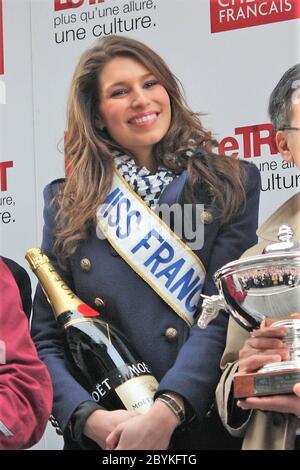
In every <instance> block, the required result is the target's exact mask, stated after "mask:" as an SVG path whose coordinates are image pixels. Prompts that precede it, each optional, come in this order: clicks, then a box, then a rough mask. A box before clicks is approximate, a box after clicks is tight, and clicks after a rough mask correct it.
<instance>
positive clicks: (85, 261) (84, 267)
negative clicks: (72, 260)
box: [80, 258, 92, 272]
mask: <svg viewBox="0 0 300 470" xmlns="http://www.w3.org/2000/svg"><path fill="white" fill-rule="evenodd" d="M91 266H92V263H91V262H90V260H89V259H88V258H82V260H81V261H80V267H81V269H82V271H85V272H88V271H89V270H90V269H91Z"/></svg>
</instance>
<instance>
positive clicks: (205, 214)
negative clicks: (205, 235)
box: [200, 211, 214, 224]
mask: <svg viewBox="0 0 300 470" xmlns="http://www.w3.org/2000/svg"><path fill="white" fill-rule="evenodd" d="M200 218H201V222H202V223H203V224H211V223H212V221H213V220H214V218H213V215H212V213H211V212H209V211H202V212H201V215H200Z"/></svg>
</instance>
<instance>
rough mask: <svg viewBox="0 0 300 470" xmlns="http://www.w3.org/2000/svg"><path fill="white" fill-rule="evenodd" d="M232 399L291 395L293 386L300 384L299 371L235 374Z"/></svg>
mask: <svg viewBox="0 0 300 470" xmlns="http://www.w3.org/2000/svg"><path fill="white" fill-rule="evenodd" d="M233 380H234V398H246V397H259V396H262V395H281V394H286V393H292V391H293V386H294V385H295V384H296V383H298V382H300V369H290V370H288V369H287V370H281V371H274V372H264V373H261V374H260V373H257V372H255V373H253V374H239V373H237V374H235V376H234V379H233Z"/></svg>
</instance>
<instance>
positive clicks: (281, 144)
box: [275, 131, 293, 163]
mask: <svg viewBox="0 0 300 470" xmlns="http://www.w3.org/2000/svg"><path fill="white" fill-rule="evenodd" d="M275 142H276V145H277V148H278V151H279V152H280V154H281V156H282V158H283V159H284V160H285V161H287V162H289V163H291V162H293V156H292V154H291V152H290V148H289V142H288V138H287V134H286V132H284V131H277V132H276V135H275Z"/></svg>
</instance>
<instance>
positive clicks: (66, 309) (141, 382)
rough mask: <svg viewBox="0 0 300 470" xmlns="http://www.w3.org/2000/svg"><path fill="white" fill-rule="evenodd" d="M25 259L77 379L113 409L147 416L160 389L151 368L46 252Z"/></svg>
mask: <svg viewBox="0 0 300 470" xmlns="http://www.w3.org/2000/svg"><path fill="white" fill-rule="evenodd" d="M25 258H26V260H27V261H28V263H29V266H30V268H31V269H32V271H33V272H34V273H35V275H36V276H37V278H38V279H39V281H40V284H41V286H42V288H43V290H44V292H45V295H46V297H47V299H48V301H49V303H50V304H51V306H52V309H53V312H54V315H55V318H56V320H57V322H58V324H59V326H60V329H61V331H62V332H63V340H64V346H65V352H66V357H67V363H68V367H69V368H70V371H71V373H72V374H73V375H74V377H75V378H76V379H77V380H78V382H79V383H81V385H82V386H83V387H85V388H86V389H87V390H88V391H89V392H90V394H91V396H92V397H93V399H94V400H95V401H96V402H97V403H99V404H100V405H101V406H103V407H104V408H105V409H107V410H115V409H120V408H123V409H124V408H125V409H127V410H130V411H137V412H140V413H144V412H146V411H147V410H148V409H149V408H150V407H151V406H152V403H153V395H154V393H155V390H156V388H157V385H158V383H157V381H156V379H155V378H154V377H153V375H152V374H151V371H150V369H149V367H148V366H147V365H146V364H145V363H144V362H143V361H142V360H141V359H140V358H138V356H137V354H136V353H135V352H134V351H133V349H132V347H131V346H130V345H129V344H128V341H127V340H126V338H125V337H124V336H123V335H122V334H121V333H120V332H119V331H117V330H116V328H114V327H113V326H112V325H111V324H109V323H107V322H105V321H103V320H102V319H101V316H100V314H99V313H98V312H97V311H95V310H94V309H92V308H91V307H89V306H88V305H87V304H85V303H84V302H82V301H81V300H80V299H79V298H78V297H77V296H76V295H75V294H74V292H72V291H71V289H70V288H69V287H68V286H67V285H66V284H65V282H64V281H63V280H62V278H61V277H60V276H59V274H58V273H57V271H56V270H55V269H54V267H53V265H52V264H51V262H50V261H49V258H48V257H47V256H46V255H45V254H44V253H43V252H42V251H41V249H40V248H32V249H30V250H28V251H27V253H26V256H25Z"/></svg>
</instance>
